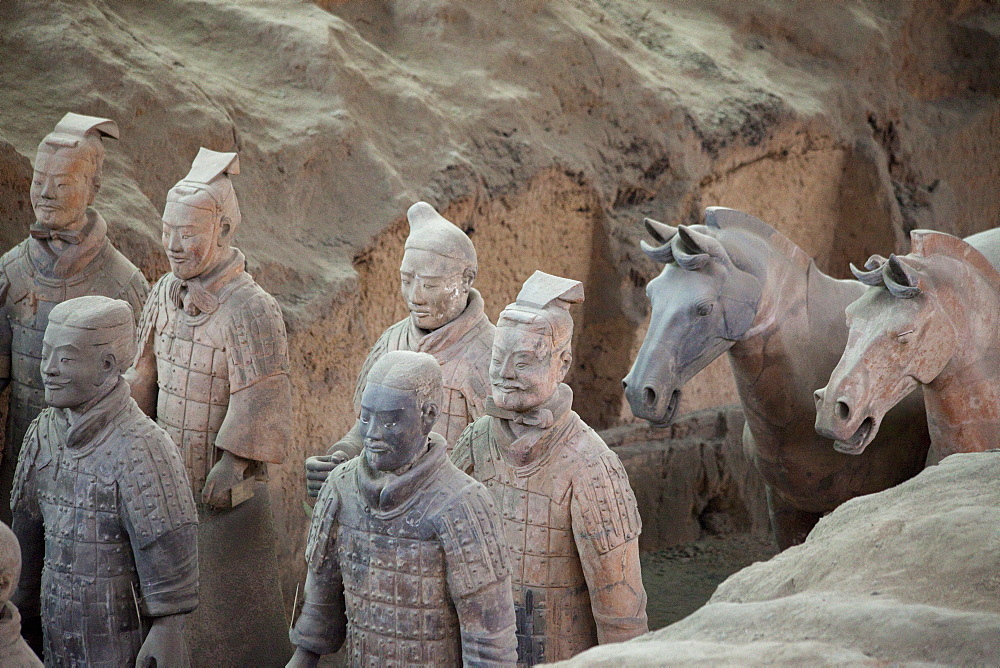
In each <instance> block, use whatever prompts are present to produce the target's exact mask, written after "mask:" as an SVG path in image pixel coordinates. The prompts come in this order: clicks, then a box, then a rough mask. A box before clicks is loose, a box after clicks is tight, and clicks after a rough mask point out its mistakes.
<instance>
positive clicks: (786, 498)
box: [623, 207, 930, 549]
mask: <svg viewBox="0 0 1000 668" xmlns="http://www.w3.org/2000/svg"><path fill="white" fill-rule="evenodd" d="M645 225H646V229H647V231H648V232H649V234H650V235H652V237H653V239H655V240H656V241H657V243H658V245H657V246H655V247H653V246H650V245H648V244H646V242H645V241H643V242H642V243H641V246H642V249H643V251H644V252H645V253H646V255H648V256H649V257H650V258H652V259H653V260H655V261H657V262H662V263H663V264H665V265H666V266H665V267H664V268H663V271H662V272H661V273H660V275H659V276H658V277H656V278H655V279H653V280H652V281H650V282H649V285H648V286H647V287H646V294H647V295H648V296H649V299H650V301H651V303H652V308H653V311H652V315H651V317H650V323H649V331H648V332H647V334H646V339H645V341H643V344H642V348H641V349H640V350H639V354H638V357H637V358H636V360H635V363H634V364H633V365H632V370H631V371H630V372H629V374H628V375H627V376H626V377H625V379H624V381H623V384H624V386H625V395H626V397H627V398H628V401H629V404H630V405H631V407H632V413H633V414H635V415H636V417H640V418H644V419H646V420H648V421H650V422H652V423H653V424H658V425H666V424H668V423H669V422H670V421H671V420H672V419H673V417H674V413H675V412H676V410H677V406H678V403H679V400H680V392H681V387H682V386H683V385H684V383H686V382H687V381H688V380H690V379H691V377H692V376H694V375H695V374H696V373H698V372H699V371H701V370H702V369H703V368H705V367H706V366H707V365H708V364H709V362H711V361H712V360H714V359H715V358H717V357H719V356H720V355H722V354H723V353H726V352H728V353H729V361H730V363H731V365H732V368H733V373H734V375H735V377H736V385H737V388H738V390H739V394H740V400H741V402H742V404H743V411H744V413H745V414H746V426H745V428H744V432H743V443H744V448H745V450H746V452H747V453H748V455H749V456H750V457H751V459H752V461H753V462H754V464H755V465H756V467H757V469H758V470H759V471H760V473H761V475H762V476H763V478H764V481H765V482H766V485H767V501H768V506H769V510H770V516H771V526H772V528H773V530H774V533H775V538H776V539H777V542H778V545H779V546H780V547H781V548H782V549H784V548H786V547H788V546H790V545H794V544H796V543H799V542H801V541H802V540H803V539H804V538H805V536H806V534H808V533H809V530H810V529H812V527H813V526H814V525H815V524H816V522H817V521H819V518H820V517H821V516H822V515H823V514H824V513H826V512H829V511H831V510H833V509H834V508H836V507H837V506H838V505H840V504H841V503H843V502H844V501H847V500H848V499H851V498H853V497H855V496H859V495H861V494H870V493H873V492H878V491H880V490H883V489H886V488H888V487H892V486H893V485H897V484H899V483H901V482H903V481H904V480H907V479H908V478H910V477H912V476H914V475H916V474H917V473H918V472H919V471H920V470H921V469H922V468H923V466H924V461H925V458H926V456H927V448H928V445H929V442H930V439H929V437H928V435H927V425H926V419H925V417H924V408H923V402H922V400H921V397H920V394H919V393H915V394H914V395H913V396H911V397H908V398H907V399H906V400H905V401H903V402H901V405H899V406H898V407H896V408H895V409H893V410H892V411H891V412H890V413H889V415H887V416H886V419H885V421H884V423H883V429H882V433H881V434H880V436H879V438H878V439H876V440H875V441H874V442H873V443H872V444H871V446H870V447H869V448H868V449H867V450H866V451H865V453H864V454H863V455H861V456H851V455H846V454H843V453H840V452H837V451H836V450H834V448H833V442H832V440H830V439H828V438H826V437H823V436H820V435H818V434H817V433H816V430H815V429H814V426H813V423H814V421H815V417H816V413H815V407H814V404H813V390H814V389H815V388H816V387H817V385H818V384H819V383H823V382H825V381H826V379H827V378H829V374H830V372H831V371H832V370H833V368H834V367H835V366H836V364H837V361H838V360H839V359H840V355H841V353H842V352H843V351H844V346H845V345H846V343H847V325H846V324H845V322H844V309H845V308H846V307H847V305H848V304H850V303H851V302H853V301H854V300H855V299H857V298H858V297H860V296H861V294H862V293H863V292H864V290H865V286H864V285H862V284H861V283H859V282H857V281H845V280H837V279H834V278H831V277H830V276H827V275H825V274H824V273H823V272H821V271H820V270H819V269H817V268H816V265H815V263H814V262H813V261H812V259H811V258H810V257H809V256H807V255H806V254H805V253H804V252H803V251H802V250H801V249H800V248H799V247H798V246H796V245H795V244H793V243H792V242H791V241H789V240H788V239H787V238H785V237H784V236H782V235H781V234H780V233H778V232H777V231H776V230H775V229H774V228H772V227H770V226H769V225H767V224H766V223H763V222H762V221H760V220H758V219H757V218H754V217H753V216H751V215H749V214H746V213H743V212H740V211H734V210H732V209H724V208H721V207H710V208H708V209H707V210H706V212H705V219H704V224H703V225H693V226H684V225H681V226H680V227H676V228H675V227H671V226H669V225H665V224H663V223H659V222H656V221H653V220H650V219H648V218H647V219H646V220H645Z"/></svg>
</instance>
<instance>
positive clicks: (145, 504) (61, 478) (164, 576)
mask: <svg viewBox="0 0 1000 668" xmlns="http://www.w3.org/2000/svg"><path fill="white" fill-rule="evenodd" d="M11 504H12V506H13V511H14V524H13V526H12V529H13V530H14V533H15V534H16V535H17V538H18V541H19V542H20V544H21V553H22V561H23V570H22V573H21V581H20V583H19V585H18V588H17V591H16V592H15V594H14V598H13V599H12V600H13V601H14V603H15V605H17V606H18V608H19V609H20V610H21V612H22V614H24V615H25V617H26V618H27V617H31V616H37V615H38V614H39V612H40V613H41V617H42V628H43V632H44V652H45V658H46V665H50V666H83V665H86V666H92V667H94V668H118V667H120V666H129V665H134V664H135V659H136V657H137V656H138V654H139V649H140V648H141V647H142V642H143V640H144V638H145V636H146V633H147V632H148V630H149V628H148V627H149V623H150V621H151V618H153V617H164V616H168V615H177V614H184V613H188V612H190V611H192V610H194V609H195V607H197V605H198V547H197V529H196V525H197V521H198V520H197V514H196V512H195V507H194V499H193V498H192V497H191V492H190V489H189V487H188V483H187V474H186V473H185V471H184V465H183V464H182V462H181V458H180V455H179V454H178V452H177V447H176V446H175V445H174V444H173V443H172V442H171V440H170V437H168V436H167V434H166V432H164V431H163V430H162V429H160V428H159V427H157V426H156V424H154V423H153V421H152V420H150V419H149V418H148V417H147V416H146V415H144V414H143V413H142V411H141V410H139V407H138V406H137V405H136V403H135V402H134V401H133V400H132V398H131V397H130V396H129V388H128V384H127V383H125V382H124V381H120V382H119V383H118V385H117V386H115V388H114V389H113V390H112V391H111V392H110V393H109V394H108V395H107V396H105V397H104V398H103V399H101V400H100V401H99V402H98V403H97V404H96V405H95V406H94V407H93V408H91V409H90V410H89V411H87V412H86V413H85V414H83V415H82V416H80V417H78V418H77V419H76V420H75V421H74V422H72V423H71V422H70V421H69V419H68V417H67V412H66V411H64V410H61V409H57V408H47V409H45V410H44V411H42V412H41V413H40V414H39V415H38V417H37V418H36V419H35V420H34V421H33V422H32V423H31V425H30V427H29V429H28V433H27V435H26V436H25V439H24V448H23V450H22V453H21V458H20V462H19V463H18V467H17V474H16V476H15V485H14V492H13V495H12V498H11ZM39 595H40V596H39ZM39 598H40V599H41V608H40V610H39V607H38V601H39Z"/></svg>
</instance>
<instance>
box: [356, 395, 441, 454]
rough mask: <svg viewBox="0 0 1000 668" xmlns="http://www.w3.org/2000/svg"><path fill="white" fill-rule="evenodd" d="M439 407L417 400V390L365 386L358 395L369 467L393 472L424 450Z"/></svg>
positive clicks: (362, 433) (362, 432)
mask: <svg viewBox="0 0 1000 668" xmlns="http://www.w3.org/2000/svg"><path fill="white" fill-rule="evenodd" d="M438 410H439V409H438V407H437V406H436V405H434V404H431V403H426V402H425V403H423V404H422V405H421V402H420V400H419V397H418V394H417V391H416V390H400V389H396V388H394V387H387V386H385V385H380V384H378V383H371V382H370V383H368V384H367V386H365V391H364V392H363V393H362V395H361V418H360V426H361V435H362V437H363V438H364V446H365V453H364V454H365V457H366V459H367V460H368V465H369V466H371V467H372V468H373V469H375V470H377V471H395V470H397V469H399V468H402V467H404V466H407V465H409V464H410V463H411V462H413V461H414V460H415V459H417V458H418V457H419V456H420V455H421V454H423V453H424V452H425V451H426V450H427V435H428V434H429V433H430V431H431V428H432V427H433V425H434V422H435V420H437V416H438Z"/></svg>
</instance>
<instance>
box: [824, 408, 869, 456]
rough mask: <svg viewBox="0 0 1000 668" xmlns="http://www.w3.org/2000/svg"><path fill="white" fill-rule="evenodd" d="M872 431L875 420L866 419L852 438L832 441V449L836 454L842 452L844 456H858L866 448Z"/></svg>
mask: <svg viewBox="0 0 1000 668" xmlns="http://www.w3.org/2000/svg"><path fill="white" fill-rule="evenodd" d="M874 430H875V418H872V417H866V418H865V419H864V421H863V422H862V423H861V425H860V426H859V427H858V429H857V431H855V432H854V435H853V436H851V437H850V438H849V439H847V440H846V441H841V440H837V441H834V442H833V447H834V449H835V450H836V451H837V452H843V453H844V454H845V455H860V454H861V453H862V452H864V449H865V447H867V446H868V442H869V441H870V440H871V437H872V435H873V432H874Z"/></svg>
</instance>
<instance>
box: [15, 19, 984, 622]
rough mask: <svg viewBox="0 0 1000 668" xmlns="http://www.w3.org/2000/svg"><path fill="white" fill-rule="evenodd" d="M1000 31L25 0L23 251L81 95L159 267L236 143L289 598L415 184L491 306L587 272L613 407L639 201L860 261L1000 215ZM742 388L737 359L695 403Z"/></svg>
mask: <svg viewBox="0 0 1000 668" xmlns="http://www.w3.org/2000/svg"><path fill="white" fill-rule="evenodd" d="M997 33H998V29H997V27H996V21H995V14H994V11H993V10H991V8H990V6H989V4H988V3H986V2H974V1H970V2H962V3H955V4H945V3H939V2H936V1H935V0H920V1H918V2H904V1H903V0H898V1H892V2H885V3H879V4H877V5H855V4H841V3H798V2H791V1H790V0H789V1H787V2H777V3H766V2H756V1H751V2H740V3H717V2H713V1H710V0H689V1H687V2H683V3H677V4H673V3H672V4H671V5H670V6H667V5H664V4H663V3H660V2H653V1H652V0H556V1H552V2H542V1H540V0H528V1H526V2H519V3H516V5H515V4H512V3H468V2H462V1H461V0H420V1H416V2H406V3H404V2H397V3H382V2H375V1H353V2H350V1H349V2H323V3H320V4H317V5H313V4H309V3H297V2H295V3H293V2H273V3H237V2H227V1H225V0H210V1H208V2H204V3H198V4H191V3H187V2H180V1H178V0H166V1H163V2H157V3H131V2H125V1H124V0H115V1H111V2H96V3H92V4H87V5H78V4H62V3H33V2H24V1H11V2H7V3H3V4H2V5H0V60H2V62H3V63H4V67H3V68H0V117H2V118H3V123H2V128H0V220H2V221H3V224H2V225H0V244H2V247H0V250H6V249H7V248H9V247H10V246H11V245H13V244H14V243H15V242H16V241H17V240H19V239H21V238H23V237H24V235H25V233H26V231H27V226H28V224H30V222H31V214H30V207H29V208H26V203H27V191H28V182H29V177H30V160H29V159H30V157H31V156H33V155H34V150H35V147H36V145H37V142H38V139H39V138H40V137H42V136H43V135H44V134H45V133H46V132H48V131H49V130H50V129H51V128H52V126H53V125H54V123H55V122H56V121H57V120H58V119H59V118H61V117H62V115H63V114H64V113H65V112H66V111H67V110H70V109H72V110H74V111H77V112H78V113H84V114H92V115H98V116H103V117H109V118H114V119H115V120H116V121H117V122H118V123H119V125H120V127H121V134H122V139H121V141H119V142H115V143H114V144H113V145H112V146H109V149H108V158H107V162H106V163H105V183H104V187H103V188H102V190H101V193H100V195H99V196H98V200H97V202H96V204H95V207H96V208H98V209H99V210H100V211H102V213H103V214H104V215H105V217H106V218H107V219H108V222H109V224H110V226H111V238H112V240H113V242H114V243H115V245H116V246H117V247H118V248H119V249H120V250H121V251H122V252H123V253H125V255H126V256H128V257H130V258H131V259H132V260H133V261H134V262H135V263H136V265H137V266H139V267H140V268H141V269H142V270H143V271H144V273H145V274H146V277H147V278H148V279H155V278H157V277H158V276H159V275H160V274H162V273H163V272H164V271H166V268H167V264H166V258H165V257H164V255H163V254H162V252H161V250H160V242H159V216H160V213H161V212H162V209H163V203H164V199H165V196H166V193H167V189H168V188H169V187H170V186H171V185H173V184H174V183H175V182H176V181H177V180H178V179H179V178H181V177H182V176H183V175H184V174H185V173H186V171H187V168H188V166H189V165H190V161H191V159H192V158H193V157H194V155H195V153H196V152H197V149H198V147H199V146H202V145H204V146H207V147H209V148H213V149H215V150H219V151H230V150H238V151H239V152H240V155H241V159H242V160H243V161H244V174H243V175H242V176H241V177H240V179H239V182H238V183H237V184H236V189H237V192H238V195H239V197H240V203H241V206H242V210H243V213H244V216H245V221H246V225H244V226H243V229H242V231H241V232H240V233H239V234H238V235H237V238H236V240H235V244H236V245H237V246H238V247H240V248H241V249H242V250H244V251H245V252H246V253H247V256H248V260H249V263H250V270H251V273H253V274H254V276H255V278H256V279H257V280H258V282H259V283H260V284H261V285H262V286H263V287H264V289H265V290H267V291H268V292H270V293H272V294H274V295H275V296H277V297H278V299H279V302H280V303H281V305H282V308H283V310H284V314H285V318H286V320H287V322H288V326H289V327H288V329H289V345H290V355H291V362H292V368H293V369H295V374H294V378H293V393H294V396H293V400H294V405H295V406H296V415H295V418H296V420H297V424H298V425H299V432H298V434H297V436H296V440H295V442H294V443H293V444H292V447H291V448H290V452H289V455H288V459H287V461H288V462H289V463H288V464H286V465H285V466H284V467H283V468H279V467H275V468H274V469H273V470H272V482H271V486H272V492H273V497H272V498H273V500H274V505H275V512H276V520H277V523H278V530H279V535H282V536H287V537H288V540H286V541H283V542H282V561H283V564H284V567H283V571H284V573H285V576H284V589H285V593H286V596H287V599H288V604H289V607H290V602H291V598H292V593H293V592H294V589H295V583H296V581H301V580H302V577H303V576H304V563H303V561H302V558H301V555H302V550H303V547H304V543H305V526H306V523H307V518H306V516H305V514H304V512H303V510H302V501H303V498H304V495H303V493H302V487H303V485H302V476H303V473H302V468H301V461H302V459H304V457H305V456H306V455H309V454H315V453H317V452H318V451H319V450H320V448H319V447H317V444H318V443H320V442H321V439H323V438H331V437H332V438H336V437H339V436H340V435H341V434H343V433H345V432H346V431H347V429H348V428H349V427H350V425H351V422H352V420H353V411H352V410H351V395H352V389H353V387H354V382H355V379H356V378H357V373H358V370H359V369H360V367H361V364H362V362H363V360H364V357H365V354H366V353H367V351H368V348H369V346H370V345H371V343H372V342H373V341H374V340H375V338H376V337H377V336H378V334H379V333H380V332H381V331H383V330H384V329H385V328H386V327H387V326H389V325H390V324H392V323H393V322H395V321H397V320H399V319H400V318H401V317H402V315H403V314H402V310H401V309H402V303H401V300H400V299H399V296H398V291H397V287H396V285H395V281H396V271H397V269H398V266H399V259H400V255H401V250H402V240H403V237H404V235H405V226H404V225H403V224H402V223H403V214H404V212H405V210H406V208H407V207H408V206H409V205H410V204H412V203H413V202H415V201H417V200H419V199H426V200H427V201H429V202H430V203H431V204H433V205H434V206H435V207H436V208H438V209H439V210H440V211H441V212H442V213H443V214H444V215H445V216H446V217H448V218H449V219H451V220H454V221H455V222H456V223H457V224H459V225H461V226H463V227H464V228H465V229H468V230H473V232H472V238H473V241H474V242H475V243H476V246H477V248H479V254H480V267H481V271H480V276H479V279H478V280H477V282H476V287H477V288H479V289H480V290H481V291H482V293H483V295H484V296H485V298H486V311H487V314H488V315H490V316H491V317H495V316H496V315H497V313H498V312H499V309H500V308H501V307H502V306H503V305H505V304H507V303H509V302H510V301H512V300H513V298H514V296H515V295H516V293H517V289H518V288H519V286H520V284H521V282H522V281H523V280H524V279H525V278H526V277H527V276H528V275H530V273H531V272H532V271H533V270H535V269H537V268H541V269H543V270H545V271H547V272H550V273H554V274H558V275H561V276H567V277H569V278H574V279H579V280H584V281H585V283H586V285H587V292H588V299H587V303H586V304H585V305H584V307H583V308H580V309H577V310H578V312H577V313H576V314H574V317H575V318H576V319H577V324H578V326H577V341H576V342H575V344H576V345H575V348H576V351H577V354H576V358H575V365H574V367H575V368H574V369H573V370H572V372H571V375H570V376H569V379H568V380H569V382H570V384H571V385H572V386H573V388H574V390H575V391H576V395H577V401H576V406H577V409H578V410H579V411H580V413H581V416H582V417H583V418H584V419H585V420H586V421H587V422H588V423H589V424H591V425H593V426H595V427H598V428H602V427H607V426H610V425H613V424H616V423H619V422H620V421H622V420H628V419H629V412H628V409H627V407H626V406H625V404H624V401H623V399H622V395H621V389H620V385H619V381H620V379H621V377H622V376H624V374H625V372H626V371H627V370H628V366H629V363H630V362H631V359H632V358H633V356H634V354H635V351H636V350H637V349H638V345H639V343H640V342H641V340H642V336H643V333H644V328H645V324H644V323H645V320H646V318H647V316H648V313H647V311H646V309H647V301H646V299H645V297H644V295H643V288H644V287H645V283H646V282H647V281H648V280H649V279H650V278H652V277H653V276H655V275H656V273H657V271H658V269H659V268H658V267H656V266H655V265H654V264H653V263H652V262H650V261H648V260H647V259H646V258H645V257H644V256H642V255H641V254H640V251H639V249H638V239H639V238H640V236H641V235H642V231H641V229H640V226H639V221H641V219H642V217H643V216H651V217H653V218H656V219H657V220H663V221H666V222H669V223H670V224H676V223H678V222H686V221H690V222H694V221H695V220H696V219H697V218H698V217H699V216H700V213H701V211H702V210H703V209H704V207H705V206H710V205H725V206H731V207H735V208H741V209H744V210H746V211H748V212H749V213H752V214H754V215H757V216H759V217H761V218H763V219H764V220H767V221H768V222H769V223H771V224H773V225H775V226H776V227H777V228H778V229H779V230H780V231H781V232H783V233H784V234H786V235H787V236H788V237H789V238H790V239H792V240H793V241H794V242H796V243H797V244H799V245H800V246H802V247H803V248H804V249H805V250H806V251H807V252H808V253H810V254H816V255H817V256H818V258H819V262H820V266H821V268H823V269H825V270H829V271H831V272H832V273H834V274H835V275H840V276H846V275H847V261H848V260H854V261H856V262H857V261H858V260H861V261H863V260H864V258H866V257H867V256H868V255H869V254H870V253H873V252H880V253H882V254H886V252H887V250H895V249H886V248H885V244H886V243H888V242H889V241H890V240H895V243H901V242H902V241H903V240H904V239H905V236H906V232H908V231H909V229H912V228H914V227H924V228H932V229H942V230H945V231H949V232H953V233H956V234H959V235H962V236H964V235H968V234H970V233H972V232H975V231H977V230H979V229H983V228H985V227H987V226H991V225H993V224H995V222H996V221H997V220H998V219H1000V193H998V191H997V189H996V188H995V184H996V183H997V182H998V177H1000V104H998V102H997V91H998V89H1000V74H998V70H997V68H996V67H995V61H996V54H997V51H998V39H997ZM11 223H13V224H11ZM898 250H904V249H903V248H898ZM387 279H388V280H387ZM735 401H736V396H735V393H734V389H733V385H732V380H731V375H730V372H729V369H728V366H727V364H726V363H725V361H720V362H716V363H715V364H714V365H712V366H710V367H709V368H708V369H706V370H705V371H704V372H703V373H702V374H701V375H700V376H699V377H698V378H696V379H694V381H692V383H690V384H689V386H688V388H687V400H686V404H685V405H684V406H682V410H683V411H687V410H692V409H695V408H700V407H705V406H714V405H719V404H723V403H733V402H735Z"/></svg>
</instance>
